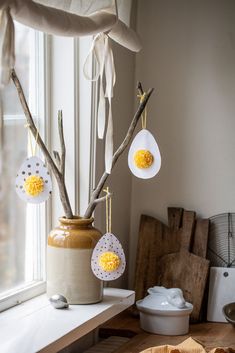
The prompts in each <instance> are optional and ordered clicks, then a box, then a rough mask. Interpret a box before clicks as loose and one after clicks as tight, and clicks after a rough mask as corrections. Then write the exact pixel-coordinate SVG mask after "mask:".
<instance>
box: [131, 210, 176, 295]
mask: <svg viewBox="0 0 235 353" xmlns="http://www.w3.org/2000/svg"><path fill="white" fill-rule="evenodd" d="M179 249H180V239H179V237H178V234H177V233H176V232H173V233H171V231H170V230H169V228H168V227H167V226H166V225H165V224H163V223H162V222H160V221H158V220H157V219H155V218H153V217H150V216H147V215H141V218H140V228H139V240H138V247H137V256H136V272H135V284H134V288H135V292H136V300H139V299H142V298H143V297H144V296H145V295H146V293H147V289H148V288H149V287H152V286H154V285H156V283H157V266H158V265H157V264H158V259H159V258H161V257H162V256H163V255H166V254H169V253H172V252H175V251H178V250H179Z"/></svg>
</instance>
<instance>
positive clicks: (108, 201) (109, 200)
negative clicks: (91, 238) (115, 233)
mask: <svg viewBox="0 0 235 353" xmlns="http://www.w3.org/2000/svg"><path fill="white" fill-rule="evenodd" d="M103 191H104V192H105V193H106V233H112V197H111V195H110V192H109V187H107V188H106V189H104V190H103Z"/></svg>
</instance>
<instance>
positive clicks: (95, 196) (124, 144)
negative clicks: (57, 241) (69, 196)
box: [84, 82, 153, 218]
mask: <svg viewBox="0 0 235 353" xmlns="http://www.w3.org/2000/svg"><path fill="white" fill-rule="evenodd" d="M138 89H139V91H140V92H141V90H142V92H141V94H143V89H142V85H141V83H140V82H139V83H138ZM152 92H153V88H152V89H150V90H149V91H148V92H147V93H146V95H145V96H144V97H143V100H142V102H141V103H140V104H139V107H138V109H137V111H136V113H135V115H134V118H133V120H132V122H131V124H130V126H129V129H128V131H127V134H126V136H125V138H124V140H123V142H122V143H121V145H120V146H119V147H118V149H117V150H116V152H115V153H114V155H113V159H112V168H113V167H114V165H115V164H116V162H117V160H118V158H119V157H120V156H121V154H122V153H123V152H124V150H125V149H126V148H127V146H128V144H129V143H130V141H131V139H132V136H133V134H134V130H135V128H136V125H137V123H138V121H139V119H140V117H141V115H142V113H143V111H144V109H145V106H146V104H147V102H148V100H149V98H150V96H151V94H152ZM109 175H110V174H108V173H106V172H104V173H103V175H102V176H101V178H100V180H99V182H98V184H97V187H96V188H95V189H94V190H93V192H92V194H91V200H90V203H89V205H88V207H87V209H86V212H85V214H84V218H90V217H91V216H92V213H93V211H94V209H95V207H96V205H97V203H96V200H97V199H98V198H99V195H100V193H101V190H102V189H103V187H104V184H105V182H106V180H107V179H108V177H109Z"/></svg>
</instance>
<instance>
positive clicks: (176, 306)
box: [136, 286, 193, 315]
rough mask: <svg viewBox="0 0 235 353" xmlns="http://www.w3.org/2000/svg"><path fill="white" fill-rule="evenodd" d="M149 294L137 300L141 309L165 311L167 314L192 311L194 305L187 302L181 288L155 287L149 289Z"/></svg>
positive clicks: (156, 311)
mask: <svg viewBox="0 0 235 353" xmlns="http://www.w3.org/2000/svg"><path fill="white" fill-rule="evenodd" d="M148 293H149V295H148V296H147V297H145V298H144V299H142V300H138V301H137V302H136V305H137V308H138V309H139V310H140V311H148V312H152V313H154V312H155V313H159V312H165V315H167V313H168V314H172V313H178V314H179V315H180V313H184V314H186V313H187V312H188V313H191V312H192V310H193V305H192V304H190V303H187V302H186V301H185V299H184V297H183V293H182V290H181V289H179V288H170V289H167V288H165V287H158V286H156V287H153V288H149V289H148Z"/></svg>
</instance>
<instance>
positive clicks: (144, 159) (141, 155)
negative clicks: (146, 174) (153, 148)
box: [134, 150, 154, 169]
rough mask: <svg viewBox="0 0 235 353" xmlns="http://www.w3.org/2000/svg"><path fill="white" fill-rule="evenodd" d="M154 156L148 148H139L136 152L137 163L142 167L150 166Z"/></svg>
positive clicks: (135, 159)
mask: <svg viewBox="0 0 235 353" xmlns="http://www.w3.org/2000/svg"><path fill="white" fill-rule="evenodd" d="M153 160H154V157H153V155H152V153H151V152H150V151H148V150H139V151H136V152H135V154H134V161H135V165H136V166H137V167H138V168H140V169H143V168H149V167H151V165H152V164H153Z"/></svg>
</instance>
